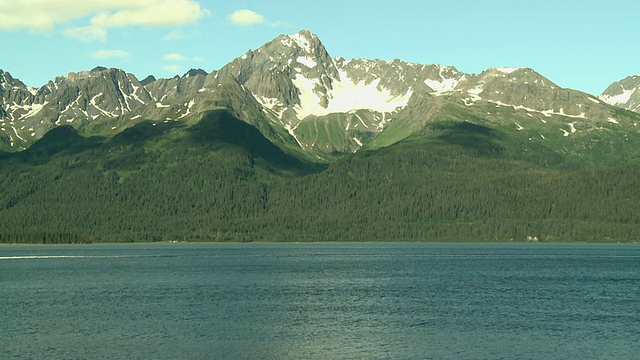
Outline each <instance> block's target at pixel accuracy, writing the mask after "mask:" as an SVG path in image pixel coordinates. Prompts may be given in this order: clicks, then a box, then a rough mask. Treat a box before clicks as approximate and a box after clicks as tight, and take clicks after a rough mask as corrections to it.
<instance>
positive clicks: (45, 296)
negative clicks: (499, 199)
mask: <svg viewBox="0 0 640 360" xmlns="http://www.w3.org/2000/svg"><path fill="white" fill-rule="evenodd" d="M0 320H1V323H0V331H1V332H0V358H13V357H15V358H34V359H40V358H49V359H70V358H100V359H103V358H128V359H131V358H133V359H136V358H142V359H144V358H154V359H155V358H172V359H176V358H177V359H211V358H213V359H637V358H638V354H639V353H640V345H639V341H638V340H639V339H640V246H639V245H620V244H612V245H598V244H442V243H440V244H391V243H389V244H380V243H372V244H336V243H330V244H130V245H70V246H0Z"/></svg>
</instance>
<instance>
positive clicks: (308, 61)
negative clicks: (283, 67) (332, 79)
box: [296, 56, 318, 69]
mask: <svg viewBox="0 0 640 360" xmlns="http://www.w3.org/2000/svg"><path fill="white" fill-rule="evenodd" d="M296 60H297V61H298V63H300V64H302V65H304V66H306V67H308V68H310V69H313V68H314V67H316V65H318V64H317V63H316V62H315V61H314V60H313V59H312V58H310V57H308V56H299V57H298V58H297V59H296Z"/></svg>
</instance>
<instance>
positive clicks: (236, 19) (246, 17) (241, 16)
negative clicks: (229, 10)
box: [229, 9, 264, 26]
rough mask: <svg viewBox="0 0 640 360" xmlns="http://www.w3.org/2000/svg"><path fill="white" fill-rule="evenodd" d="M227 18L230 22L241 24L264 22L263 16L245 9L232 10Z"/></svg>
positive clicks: (248, 24) (249, 24)
mask: <svg viewBox="0 0 640 360" xmlns="http://www.w3.org/2000/svg"><path fill="white" fill-rule="evenodd" d="M229 19H231V22H232V23H234V24H237V25H242V26H251V25H255V24H262V23H263V22H264V16H262V15H260V14H258V13H257V12H255V11H251V10H247V9H242V10H238V11H236V12H234V13H233V14H231V15H230V16H229Z"/></svg>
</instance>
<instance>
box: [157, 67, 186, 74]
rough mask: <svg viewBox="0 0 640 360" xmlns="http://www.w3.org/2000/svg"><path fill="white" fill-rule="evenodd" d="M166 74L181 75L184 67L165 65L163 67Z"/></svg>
mask: <svg viewBox="0 0 640 360" xmlns="http://www.w3.org/2000/svg"><path fill="white" fill-rule="evenodd" d="M162 68H163V69H164V70H165V71H166V72H168V73H171V74H173V75H175V74H178V73H180V70H181V69H182V66H180V65H165V66H163V67H162Z"/></svg>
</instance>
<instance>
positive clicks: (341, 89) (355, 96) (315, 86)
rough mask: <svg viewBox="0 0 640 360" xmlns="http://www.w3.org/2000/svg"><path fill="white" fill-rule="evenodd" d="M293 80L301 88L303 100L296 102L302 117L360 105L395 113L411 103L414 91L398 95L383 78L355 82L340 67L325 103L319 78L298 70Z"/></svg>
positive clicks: (327, 90)
mask: <svg viewBox="0 0 640 360" xmlns="http://www.w3.org/2000/svg"><path fill="white" fill-rule="evenodd" d="M293 83H294V84H295V86H296V87H297V88H298V90H299V91H300V95H299V99H300V104H299V105H296V106H294V111H295V112H296V115H297V117H298V119H304V118H306V117H307V116H309V115H315V116H324V115H328V114H333V113H349V112H353V111H356V110H360V109H367V110H372V111H375V112H380V113H391V112H395V111H398V110H399V109H402V108H404V107H405V106H407V103H408V102H409V98H411V95H412V94H413V90H412V89H411V88H410V89H409V90H407V92H406V93H405V94H402V95H394V94H392V93H391V91H390V90H388V89H386V88H384V87H381V86H380V79H376V80H374V81H373V82H370V83H365V81H364V80H363V81H360V82H358V83H354V81H353V80H351V79H350V78H349V76H348V75H347V73H346V72H345V71H342V70H339V78H337V79H332V80H331V84H332V87H331V88H330V89H326V97H327V100H328V103H327V106H326V107H324V106H322V104H321V99H320V95H321V94H322V90H324V89H323V86H322V85H321V83H320V80H318V79H307V78H306V77H304V75H302V74H297V75H296V78H295V79H294V80H293Z"/></svg>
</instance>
